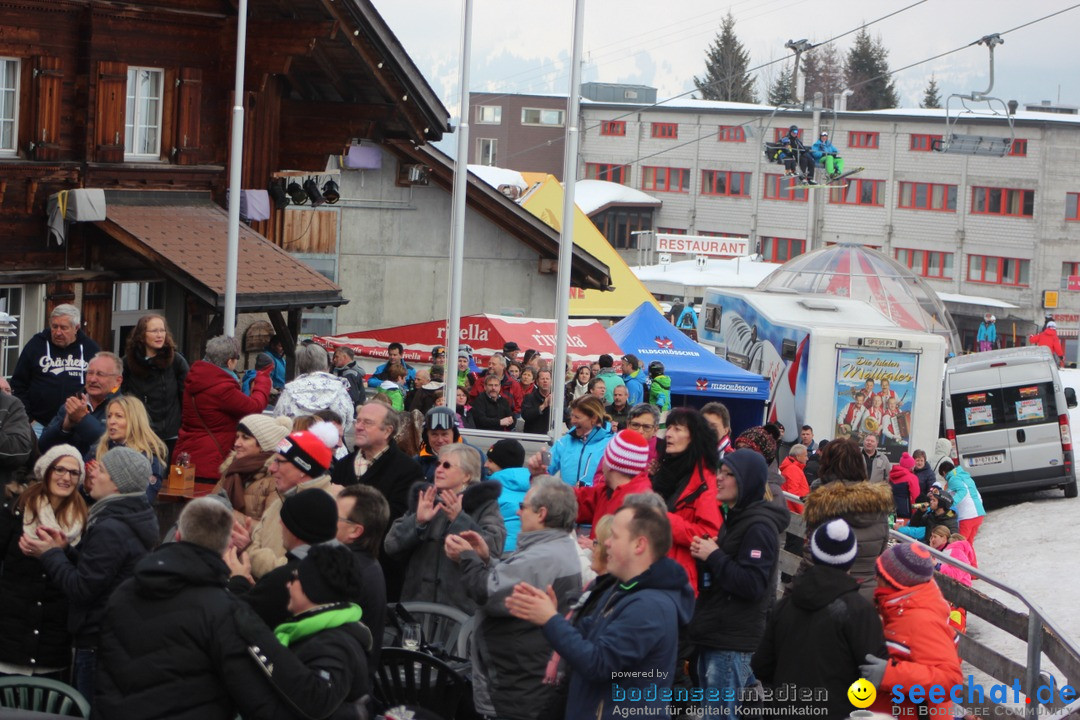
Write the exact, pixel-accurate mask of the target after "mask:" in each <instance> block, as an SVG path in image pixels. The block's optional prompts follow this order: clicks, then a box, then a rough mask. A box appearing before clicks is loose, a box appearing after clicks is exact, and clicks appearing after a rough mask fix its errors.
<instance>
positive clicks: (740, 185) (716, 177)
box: [701, 170, 750, 197]
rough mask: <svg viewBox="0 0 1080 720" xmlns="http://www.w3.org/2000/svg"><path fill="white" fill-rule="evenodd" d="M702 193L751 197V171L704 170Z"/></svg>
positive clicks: (702, 172)
mask: <svg viewBox="0 0 1080 720" xmlns="http://www.w3.org/2000/svg"><path fill="white" fill-rule="evenodd" d="M701 194H702V195H727V196H730V197H750V173H748V172H735V171H730V170H702V171H701Z"/></svg>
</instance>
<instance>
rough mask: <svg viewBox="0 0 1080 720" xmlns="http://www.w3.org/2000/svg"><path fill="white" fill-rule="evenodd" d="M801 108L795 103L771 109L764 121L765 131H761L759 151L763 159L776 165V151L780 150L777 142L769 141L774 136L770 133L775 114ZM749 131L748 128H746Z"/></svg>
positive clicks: (782, 104) (783, 104)
mask: <svg viewBox="0 0 1080 720" xmlns="http://www.w3.org/2000/svg"><path fill="white" fill-rule="evenodd" d="M802 109H803V106H802V105H801V104H797V103H781V104H779V105H776V106H774V107H773V111H772V112H771V113H770V114H769V119H768V120H766V121H765V129H764V130H763V131H762V140H761V149H762V152H764V153H765V159H766V160H768V161H769V162H771V163H776V162H778V160H776V157H775V155H776V151H777V150H779V149H780V143H779V142H777V141H771V142H770V140H769V137H770V136H774V135H775V133H772V132H770V131H771V130H772V126H773V120H774V119H775V118H776V113H778V112H780V111H781V110H802ZM747 129H748V130H749V129H750V126H747Z"/></svg>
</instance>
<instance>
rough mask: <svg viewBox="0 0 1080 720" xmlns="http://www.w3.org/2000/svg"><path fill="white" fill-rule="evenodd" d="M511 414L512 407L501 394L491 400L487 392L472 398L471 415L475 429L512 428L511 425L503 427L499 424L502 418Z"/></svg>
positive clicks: (512, 411)
mask: <svg viewBox="0 0 1080 720" xmlns="http://www.w3.org/2000/svg"><path fill="white" fill-rule="evenodd" d="M513 415H514V409H513V408H511V407H510V401H509V400H507V399H506V398H504V397H503V396H502V395H500V396H499V397H498V398H497V399H496V400H492V399H491V398H489V397H488V396H487V393H483V394H481V395H479V396H477V398H476V399H475V400H473V404H472V417H473V423H475V424H476V429H477V430H513V429H514V426H513V425H511V426H510V427H504V426H502V425H500V424H499V422H500V421H501V420H502V419H503V418H508V417H513Z"/></svg>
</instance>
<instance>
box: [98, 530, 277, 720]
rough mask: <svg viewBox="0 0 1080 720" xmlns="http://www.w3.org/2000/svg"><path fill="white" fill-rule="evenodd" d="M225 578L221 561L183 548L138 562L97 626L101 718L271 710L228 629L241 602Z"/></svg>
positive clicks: (243, 648) (173, 546)
mask: <svg viewBox="0 0 1080 720" xmlns="http://www.w3.org/2000/svg"><path fill="white" fill-rule="evenodd" d="M228 574H229V571H228V568H227V567H226V566H225V563H224V562H223V561H222V559H221V557H220V556H219V555H216V554H214V553H213V552H211V551H210V550H207V549H206V548H203V547H200V546H198V545H194V544H192V543H188V542H176V543H169V544H167V545H163V546H162V547H161V548H159V549H158V550H157V551H155V552H154V553H152V554H150V555H148V556H146V557H145V558H143V559H142V560H141V561H140V562H139V563H138V564H137V566H136V568H135V576H134V578H133V579H131V580H128V581H126V582H124V583H123V584H122V585H121V586H120V587H119V588H117V590H116V592H115V593H113V596H112V598H111V599H110V600H109V603H108V608H107V610H106V614H105V617H104V619H103V621H102V631H101V644H100V646H99V648H98V656H97V657H98V663H97V667H98V671H97V682H96V694H95V696H94V712H95V713H96V714H97V715H98V716H99V717H101V718H103V720H111V719H112V718H116V719H118V720H119V719H122V720H140V719H141V718H147V720H149V719H150V718H159V717H162V713H163V712H164V711H165V710H166V708H167V710H168V713H167V714H168V717H169V718H172V719H173V720H231V719H232V718H234V717H236V714H237V712H238V711H244V712H245V715H244V716H245V717H269V716H270V715H272V714H273V713H274V712H275V706H276V705H277V699H276V698H275V697H274V694H273V691H272V689H271V688H270V686H269V685H268V683H267V681H266V680H265V677H264V675H263V673H262V671H261V670H260V669H259V667H258V665H257V664H256V663H255V662H254V660H253V659H252V658H251V656H250V655H249V653H248V646H247V642H246V641H245V640H244V639H243V638H242V637H241V635H240V633H239V632H238V630H237V628H236V621H235V617H236V615H237V613H238V612H239V611H240V607H239V606H240V604H241V603H240V601H238V600H237V599H236V598H234V597H233V596H232V595H230V594H229V593H228V592H226V590H225V580H226V578H227V577H228ZM264 632H269V630H268V629H265V628H264ZM256 708H257V709H258V710H255V709H256ZM249 713H250V714H249Z"/></svg>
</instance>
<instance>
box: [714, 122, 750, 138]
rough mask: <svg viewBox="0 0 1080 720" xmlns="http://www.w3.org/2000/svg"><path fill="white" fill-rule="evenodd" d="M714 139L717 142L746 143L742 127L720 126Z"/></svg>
mask: <svg viewBox="0 0 1080 720" xmlns="http://www.w3.org/2000/svg"><path fill="white" fill-rule="evenodd" d="M716 139H717V141H718V142H746V131H745V130H744V129H743V127H742V125H720V126H719V129H718V130H717V133H716Z"/></svg>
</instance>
